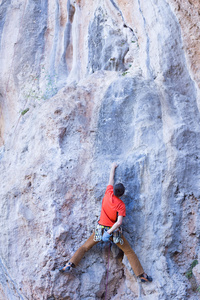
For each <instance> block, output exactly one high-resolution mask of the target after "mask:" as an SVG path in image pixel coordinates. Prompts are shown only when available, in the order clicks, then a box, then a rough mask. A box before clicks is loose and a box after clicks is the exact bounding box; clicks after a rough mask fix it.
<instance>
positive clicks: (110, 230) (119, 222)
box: [107, 216, 123, 234]
mask: <svg viewBox="0 0 200 300" xmlns="http://www.w3.org/2000/svg"><path fill="white" fill-rule="evenodd" d="M122 222H123V217H122V216H118V218H117V222H116V223H115V224H113V226H112V227H111V228H110V229H109V230H108V231H107V232H108V233H109V234H111V233H112V232H113V231H115V230H116V229H117V228H118V227H120V226H121V225H122Z"/></svg>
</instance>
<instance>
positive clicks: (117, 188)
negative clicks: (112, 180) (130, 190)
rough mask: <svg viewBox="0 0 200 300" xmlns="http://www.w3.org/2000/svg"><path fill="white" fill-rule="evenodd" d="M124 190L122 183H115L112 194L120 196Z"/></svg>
mask: <svg viewBox="0 0 200 300" xmlns="http://www.w3.org/2000/svg"><path fill="white" fill-rule="evenodd" d="M124 192H125V187H124V186H123V184H122V183H117V184H115V185H114V195H115V196H116V197H121V196H122V195H123V194H124Z"/></svg>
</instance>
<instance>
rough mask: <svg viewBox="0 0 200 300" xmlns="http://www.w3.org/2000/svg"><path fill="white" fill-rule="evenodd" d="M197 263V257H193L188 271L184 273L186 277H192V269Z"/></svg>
mask: <svg viewBox="0 0 200 300" xmlns="http://www.w3.org/2000/svg"><path fill="white" fill-rule="evenodd" d="M197 264H198V260H197V259H195V260H194V261H193V262H192V263H191V266H190V268H189V269H188V271H187V272H186V273H185V276H186V277H187V278H188V279H190V278H192V275H193V273H192V269H193V268H194V267H195V266H196V265H197Z"/></svg>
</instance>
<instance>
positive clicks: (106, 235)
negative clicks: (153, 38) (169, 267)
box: [59, 163, 152, 282]
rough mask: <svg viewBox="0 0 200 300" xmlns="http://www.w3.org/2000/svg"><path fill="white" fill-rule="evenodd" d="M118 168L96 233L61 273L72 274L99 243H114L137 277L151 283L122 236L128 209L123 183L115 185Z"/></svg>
mask: <svg viewBox="0 0 200 300" xmlns="http://www.w3.org/2000/svg"><path fill="white" fill-rule="evenodd" d="M117 166H118V165H117V164H116V163H113V164H112V167H111V171H110V177H109V182H108V186H107V188H106V192H105V195H104V198H103V201H102V208H101V215H100V219H99V222H98V225H97V228H96V229H95V232H93V234H92V235H91V236H90V237H89V239H88V240H87V241H86V242H85V243H84V244H83V245H82V246H81V247H80V248H79V249H78V250H77V251H76V252H75V254H74V255H73V256H72V258H71V259H70V260H69V262H68V263H67V264H66V265H65V266H64V267H61V268H59V271H60V272H62V273H64V272H70V271H71V270H72V269H73V268H74V267H76V266H77V265H78V263H79V262H80V260H81V259H82V257H83V256H84V254H85V253H86V252H87V251H88V250H89V249H91V248H92V247H93V246H94V245H96V244H97V243H98V242H99V241H101V240H102V241H104V242H107V241H112V242H114V243H115V244H116V245H117V246H118V247H119V248H120V249H121V250H122V251H123V252H124V254H125V255H126V256H127V258H128V261H129V263H130V265H131V267H132V269H133V271H134V273H135V275H136V276H138V277H139V278H140V279H141V281H142V282H151V281H152V278H151V277H150V276H148V275H147V274H146V273H144V270H143V268H142V266H141V263H140V261H139V259H138V257H137V255H136V254H135V252H134V251H133V250H132V248H131V246H130V245H129V243H128V241H127V240H126V239H125V237H124V236H123V235H122V229H121V227H120V226H121V224H122V222H123V217H125V216H126V207H125V204H124V202H123V201H122V200H121V199H120V198H119V197H121V196H122V195H123V194H124V192H125V188H124V186H123V184H122V183H118V184H116V185H114V176H115V170H116V168H117ZM113 185H114V188H113Z"/></svg>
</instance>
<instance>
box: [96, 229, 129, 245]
mask: <svg viewBox="0 0 200 300" xmlns="http://www.w3.org/2000/svg"><path fill="white" fill-rule="evenodd" d="M110 228H111V227H109V226H103V225H100V224H97V226H96V228H95V235H94V241H95V242H100V241H101V240H102V236H103V232H104V230H106V231H107V230H109V229H110ZM112 236H113V243H115V244H117V243H120V244H121V245H123V243H124V241H123V238H122V228H121V227H119V228H117V229H116V230H115V231H113V233H112Z"/></svg>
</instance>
